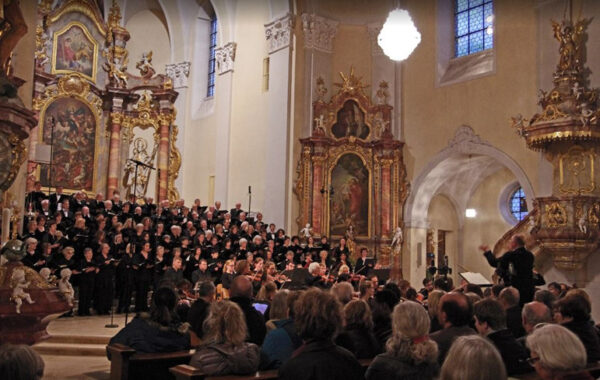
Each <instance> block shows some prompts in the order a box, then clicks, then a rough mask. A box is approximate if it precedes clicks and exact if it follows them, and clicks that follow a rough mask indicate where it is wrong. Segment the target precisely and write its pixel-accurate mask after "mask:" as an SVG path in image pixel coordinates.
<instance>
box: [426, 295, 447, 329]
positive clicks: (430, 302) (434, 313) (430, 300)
mask: <svg viewBox="0 0 600 380" xmlns="http://www.w3.org/2000/svg"><path fill="white" fill-rule="evenodd" d="M444 294H446V292H445V291H443V290H434V291H432V292H429V295H428V297H427V311H428V312H429V319H430V320H431V327H430V330H429V332H430V333H434V332H436V331H439V330H441V329H442V325H440V322H439V321H438V313H439V307H440V299H441V298H442V296H443V295H444Z"/></svg>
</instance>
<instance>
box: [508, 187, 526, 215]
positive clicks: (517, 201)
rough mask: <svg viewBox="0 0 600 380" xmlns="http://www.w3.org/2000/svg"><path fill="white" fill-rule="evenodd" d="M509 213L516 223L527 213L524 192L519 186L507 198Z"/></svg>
mask: <svg viewBox="0 0 600 380" xmlns="http://www.w3.org/2000/svg"><path fill="white" fill-rule="evenodd" d="M509 203H510V205H509V206H510V213H511V214H512V216H514V217H515V219H517V220H518V221H521V220H523V219H524V218H525V217H526V216H527V214H528V213H529V211H528V210H527V202H526V201H525V192H524V191H523V188H522V187H520V186H519V188H517V189H516V190H515V191H513V192H512V194H511V195H510V197H509Z"/></svg>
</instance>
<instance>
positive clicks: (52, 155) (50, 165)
mask: <svg viewBox="0 0 600 380" xmlns="http://www.w3.org/2000/svg"><path fill="white" fill-rule="evenodd" d="M55 125H56V120H55V119H54V116H52V117H51V118H50V163H49V164H48V175H47V177H48V178H47V179H48V197H50V193H51V192H52V161H54V126H55ZM57 202H58V199H57Z"/></svg>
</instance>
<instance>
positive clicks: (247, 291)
mask: <svg viewBox="0 0 600 380" xmlns="http://www.w3.org/2000/svg"><path fill="white" fill-rule="evenodd" d="M229 295H230V296H231V297H232V298H233V297H245V298H252V282H251V281H250V279H249V278H248V277H246V276H237V277H236V278H234V279H233V282H232V283H231V288H230V289H229Z"/></svg>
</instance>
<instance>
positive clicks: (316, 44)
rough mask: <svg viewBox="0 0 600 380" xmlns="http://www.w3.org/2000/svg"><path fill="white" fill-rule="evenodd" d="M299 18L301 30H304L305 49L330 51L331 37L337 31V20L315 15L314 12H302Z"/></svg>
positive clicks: (333, 36) (331, 50) (331, 45)
mask: <svg viewBox="0 0 600 380" xmlns="http://www.w3.org/2000/svg"><path fill="white" fill-rule="evenodd" d="M301 18H302V31H303V32H304V47H305V48H306V49H315V50H320V51H322V52H325V53H332V52H333V39H334V38H335V35H336V33H337V26H338V24H339V22H338V21H335V20H331V19H328V18H325V17H321V16H317V15H316V14H314V13H313V14H308V13H304V14H302V16H301Z"/></svg>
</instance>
